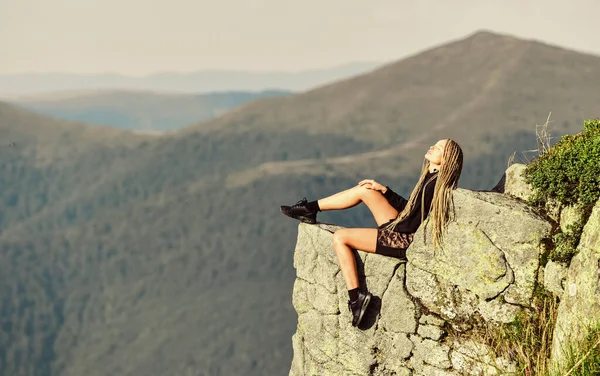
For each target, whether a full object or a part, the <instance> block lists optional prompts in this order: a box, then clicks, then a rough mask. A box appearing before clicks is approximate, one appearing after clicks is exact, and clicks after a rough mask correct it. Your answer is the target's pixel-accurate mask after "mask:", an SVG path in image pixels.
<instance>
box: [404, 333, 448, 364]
mask: <svg viewBox="0 0 600 376" xmlns="http://www.w3.org/2000/svg"><path fill="white" fill-rule="evenodd" d="M410 340H411V341H412V342H413V343H414V345H415V348H414V349H413V355H412V357H411V358H410V364H411V365H412V367H413V369H415V370H417V369H419V368H422V367H423V365H424V364H428V365H430V366H434V367H436V368H441V369H448V368H450V367H452V363H450V358H449V356H448V354H449V352H450V347H449V346H448V345H446V344H443V343H439V342H436V341H433V340H431V339H422V338H421V337H419V336H416V335H411V336H410Z"/></svg>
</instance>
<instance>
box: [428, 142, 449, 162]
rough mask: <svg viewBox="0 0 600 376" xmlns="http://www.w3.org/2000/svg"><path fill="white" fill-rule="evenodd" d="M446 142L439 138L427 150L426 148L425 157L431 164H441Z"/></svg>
mask: <svg viewBox="0 0 600 376" xmlns="http://www.w3.org/2000/svg"><path fill="white" fill-rule="evenodd" d="M447 142H448V141H447V140H439V141H438V142H436V143H435V145H432V146H430V147H429V150H427V154H425V159H427V160H428V161H429V162H431V163H433V164H436V165H441V164H442V156H443V155H444V149H445V147H446V143H447Z"/></svg>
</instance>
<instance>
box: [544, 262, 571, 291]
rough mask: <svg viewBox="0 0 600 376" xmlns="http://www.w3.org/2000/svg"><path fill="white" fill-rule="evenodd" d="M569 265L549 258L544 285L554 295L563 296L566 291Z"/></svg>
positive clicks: (545, 268) (545, 269)
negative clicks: (565, 285)
mask: <svg viewBox="0 0 600 376" xmlns="http://www.w3.org/2000/svg"><path fill="white" fill-rule="evenodd" d="M567 271H568V268H567V265H565V264H563V263H560V262H554V261H552V260H549V261H548V263H547V264H546V266H545V267H544V287H545V288H546V289H547V290H548V291H550V292H552V293H553V294H554V295H557V296H561V295H562V294H563V292H564V291H565V288H564V284H565V280H566V278H567Z"/></svg>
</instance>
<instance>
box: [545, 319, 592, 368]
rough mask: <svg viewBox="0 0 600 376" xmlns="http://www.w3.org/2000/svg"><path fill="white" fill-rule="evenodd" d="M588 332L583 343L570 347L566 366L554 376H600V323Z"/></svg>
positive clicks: (565, 362)
mask: <svg viewBox="0 0 600 376" xmlns="http://www.w3.org/2000/svg"><path fill="white" fill-rule="evenodd" d="M587 332H588V334H587V335H586V336H585V338H584V339H583V341H581V342H580V343H578V344H569V345H568V347H567V351H566V360H565V361H564V365H563V366H562V367H561V369H560V370H556V371H554V372H552V373H551V374H552V376H598V375H600V322H599V323H598V324H596V326H595V327H591V328H590V329H588V331H587Z"/></svg>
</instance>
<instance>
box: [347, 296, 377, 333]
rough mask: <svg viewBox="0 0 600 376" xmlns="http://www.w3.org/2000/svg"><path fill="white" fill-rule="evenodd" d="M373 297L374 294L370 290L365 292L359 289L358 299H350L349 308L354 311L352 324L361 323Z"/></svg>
mask: <svg viewBox="0 0 600 376" xmlns="http://www.w3.org/2000/svg"><path fill="white" fill-rule="evenodd" d="M372 297H373V294H371V293H370V292H367V293H365V294H363V292H362V291H359V292H358V299H356V301H354V302H351V301H348V309H349V310H350V311H351V312H352V326H358V325H359V324H360V322H361V321H362V318H363V316H364V314H365V312H366V311H367V307H368V306H369V303H370V302H371V298H372Z"/></svg>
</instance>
